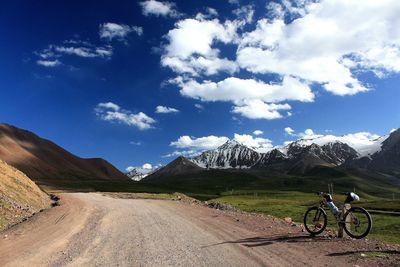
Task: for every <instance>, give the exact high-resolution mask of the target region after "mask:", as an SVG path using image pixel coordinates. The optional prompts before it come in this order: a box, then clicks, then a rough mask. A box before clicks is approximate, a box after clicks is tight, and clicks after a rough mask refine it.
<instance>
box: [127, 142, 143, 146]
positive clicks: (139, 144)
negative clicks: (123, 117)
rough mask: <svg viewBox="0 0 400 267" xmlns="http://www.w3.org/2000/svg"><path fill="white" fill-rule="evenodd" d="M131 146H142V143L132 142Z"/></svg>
mask: <svg viewBox="0 0 400 267" xmlns="http://www.w3.org/2000/svg"><path fill="white" fill-rule="evenodd" d="M129 144H130V145H134V146H141V145H142V142H141V141H130V142H129Z"/></svg>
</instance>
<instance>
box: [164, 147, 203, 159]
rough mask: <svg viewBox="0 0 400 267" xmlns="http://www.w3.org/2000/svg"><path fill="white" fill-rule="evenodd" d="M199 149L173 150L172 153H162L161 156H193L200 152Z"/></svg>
mask: <svg viewBox="0 0 400 267" xmlns="http://www.w3.org/2000/svg"><path fill="white" fill-rule="evenodd" d="M201 152H202V151H201V150H193V149H192V150H190V149H189V150H175V151H174V152H172V153H168V154H166V155H163V156H162V157H163V158H171V157H179V156H184V157H189V158H190V157H195V156H198V155H200V154H201Z"/></svg>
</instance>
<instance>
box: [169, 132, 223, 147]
mask: <svg viewBox="0 0 400 267" xmlns="http://www.w3.org/2000/svg"><path fill="white" fill-rule="evenodd" d="M228 140H229V138H228V137H225V136H214V135H210V136H205V137H199V138H195V137H190V136H187V135H184V136H181V137H179V138H178V140H176V141H173V142H171V143H170V146H174V147H177V148H190V149H193V150H209V149H214V148H217V147H219V146H221V145H223V144H224V143H225V142H226V141H228Z"/></svg>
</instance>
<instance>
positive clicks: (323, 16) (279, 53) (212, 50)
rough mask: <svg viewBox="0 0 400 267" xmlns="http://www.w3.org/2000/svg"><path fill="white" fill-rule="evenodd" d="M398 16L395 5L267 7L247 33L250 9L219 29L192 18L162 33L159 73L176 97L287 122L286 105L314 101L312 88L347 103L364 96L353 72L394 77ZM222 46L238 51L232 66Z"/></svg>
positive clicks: (341, 1)
mask: <svg viewBox="0 0 400 267" xmlns="http://www.w3.org/2000/svg"><path fill="white" fill-rule="evenodd" d="M235 2H236V1H235ZM399 12H400V2H398V1H396V0H385V1H378V2H377V1H372V0H371V1H369V0H368V1H364V2H363V3H362V4H360V2H359V1H357V0H338V1H334V2H332V1H328V0H321V1H315V0H301V1H286V0H285V1H280V2H273V1H269V2H268V4H267V14H266V16H267V17H264V18H260V19H259V20H258V21H257V22H256V24H255V27H253V28H250V27H244V25H246V24H248V23H251V22H252V21H253V19H254V7H252V6H251V5H248V6H241V7H238V8H237V9H235V10H234V11H233V13H234V14H235V16H236V19H234V20H226V21H224V22H223V21H220V20H218V19H217V18H211V17H210V16H208V15H202V14H200V15H199V14H198V15H196V17H194V18H186V19H183V20H180V21H178V22H177V23H176V24H175V26H174V28H173V29H171V30H170V31H169V32H168V33H167V35H166V40H167V43H166V44H165V45H164V46H163V53H162V56H161V65H162V66H165V67H168V68H170V69H172V70H173V71H174V72H175V73H176V74H177V75H178V77H177V78H176V79H175V81H178V82H176V84H177V85H178V86H179V87H180V88H181V94H182V95H183V96H186V97H191V98H195V99H200V100H202V101H228V102H232V103H233V109H232V112H235V113H239V114H241V115H243V116H246V117H248V118H254V119H259V118H262V119H276V118H282V117H285V116H284V115H283V114H286V115H287V116H291V115H292V112H290V111H289V109H290V105H289V104H288V103H287V101H302V102H311V101H313V100H314V93H313V92H312V90H311V86H315V85H319V86H321V87H322V88H324V89H325V90H326V91H328V92H330V93H332V94H335V95H340V96H344V95H354V94H358V93H360V92H366V91H368V90H369V86H368V85H366V84H365V83H363V82H362V81H361V80H360V79H359V77H358V74H359V73H360V72H363V71H372V72H373V73H375V74H376V76H377V77H378V78H383V77H385V76H386V75H387V74H388V73H392V72H400V63H399V62H400V31H399V30H398V29H399V28H400V17H399V16H397V14H398V13H399ZM365 18H368V19H365ZM248 29H250V30H248ZM225 45H229V46H230V47H232V46H233V47H236V48H237V49H236V54H235V56H236V57H235V58H234V59H233V58H229V57H228V56H226V55H227V53H221V51H222V52H225V51H223V49H225ZM222 54H223V56H221V55H222ZM243 70H246V71H247V72H244V71H243ZM216 74H224V75H227V76H228V77H226V76H225V77H224V76H222V75H221V76H215V75H216ZM236 74H240V77H241V78H238V77H234V75H236ZM242 74H246V75H242ZM247 74H250V75H247ZM265 74H273V75H274V76H273V77H276V76H277V77H278V79H275V80H281V82H275V83H274V82H271V81H270V80H269V81H265V80H263V79H265V77H266V76H265ZM205 76H207V78H205ZM238 76H239V75H238ZM182 77H185V78H182ZM215 77H218V79H219V80H216V78H215ZM221 77H222V78H221ZM244 77H251V78H248V79H246V78H244ZM258 77H262V78H258ZM255 88H256V89H255ZM316 88H317V87H316ZM272 104H274V105H272ZM258 108H260V109H261V110H263V111H262V112H257V111H256V109H258ZM283 110H286V111H285V113H283V112H282V111H283Z"/></svg>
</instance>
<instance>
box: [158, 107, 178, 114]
mask: <svg viewBox="0 0 400 267" xmlns="http://www.w3.org/2000/svg"><path fill="white" fill-rule="evenodd" d="M177 112H179V110H177V109H175V108H170V107H165V106H157V107H156V113H177Z"/></svg>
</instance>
